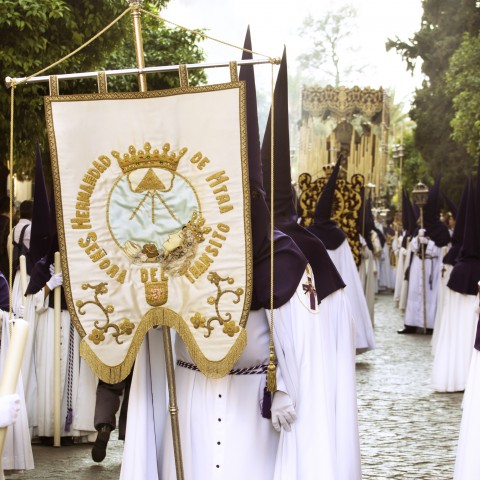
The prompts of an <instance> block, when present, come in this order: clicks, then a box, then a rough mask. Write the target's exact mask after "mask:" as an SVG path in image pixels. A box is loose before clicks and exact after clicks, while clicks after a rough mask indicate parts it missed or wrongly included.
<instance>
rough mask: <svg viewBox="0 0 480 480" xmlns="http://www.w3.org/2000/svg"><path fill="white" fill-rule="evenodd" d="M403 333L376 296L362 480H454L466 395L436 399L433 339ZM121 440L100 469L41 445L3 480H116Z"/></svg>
mask: <svg viewBox="0 0 480 480" xmlns="http://www.w3.org/2000/svg"><path fill="white" fill-rule="evenodd" d="M402 325H403V319H402V316H401V314H400V312H399V311H398V310H397V309H396V308H395V307H394V304H393V299H392V296H391V295H388V294H381V295H378V296H377V299H376V306H375V335H376V342H377V349H376V350H374V351H372V352H368V353H365V354H362V355H360V356H358V357H357V379H358V406H359V422H360V437H361V438H360V442H361V449H362V469H363V479H365V480H387V479H389V480H391V479H403V480H414V479H415V480H416V479H418V480H451V479H452V478H453V467H454V462H455V449H456V443H457V439H458V431H459V428H460V420H461V402H462V397H463V395H462V394H440V393H435V392H433V391H432V388H431V387H430V372H431V362H432V357H431V354H430V351H431V349H430V341H431V338H432V337H431V336H423V335H398V334H397V333H396V330H397V329H399V328H401V327H402ZM115 439H116V432H115V436H114V440H112V441H111V442H110V444H109V449H108V452H107V458H106V459H105V461H104V462H102V463H101V464H95V463H94V462H93V461H92V460H91V457H90V449H91V446H90V445H76V446H72V447H61V448H52V447H44V446H40V445H35V446H34V447H33V452H34V457H35V465H36V468H35V470H33V471H30V472H22V473H20V472H16V473H9V472H6V474H5V478H6V479H7V480H17V479H18V480H20V479H22V480H30V479H35V480H43V479H51V480H54V479H73V478H74V479H75V480H92V479H102V480H116V479H118V477H119V473H120V462H121V458H122V449H123V443H122V442H119V441H118V440H115Z"/></svg>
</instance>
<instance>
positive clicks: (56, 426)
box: [52, 252, 62, 447]
mask: <svg viewBox="0 0 480 480" xmlns="http://www.w3.org/2000/svg"><path fill="white" fill-rule="evenodd" d="M54 268H55V273H60V271H61V267H60V252H55V255H54ZM60 288H61V287H57V288H56V289H55V290H54V291H53V292H52V293H53V318H54V320H53V446H54V447H59V446H60V444H61V408H62V391H61V385H62V378H61V375H62V374H61V366H60V361H61V360H60V357H61V338H62V330H61V322H62V318H61V316H62V303H61V291H60Z"/></svg>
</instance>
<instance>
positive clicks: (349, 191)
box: [298, 165, 365, 266]
mask: <svg viewBox="0 0 480 480" xmlns="http://www.w3.org/2000/svg"><path fill="white" fill-rule="evenodd" d="M323 170H324V173H325V176H324V177H320V178H317V179H316V180H312V176H311V175H310V174H309V173H302V174H301V175H300V176H299V177H298V187H299V188H300V191H301V193H300V195H299V199H298V200H299V208H300V212H299V214H300V217H301V224H302V225H303V226H304V227H308V226H310V225H312V224H313V219H314V214H315V207H316V205H317V201H318V199H319V198H320V194H321V193H322V190H323V188H324V186H325V184H326V183H327V181H328V179H329V177H330V174H331V173H332V170H333V165H326V166H325V167H323ZM364 184H365V178H364V177H363V175H360V174H355V175H353V176H352V178H351V180H350V182H348V181H347V180H346V179H343V178H337V182H336V186H335V193H334V200H333V205H332V213H331V215H330V218H331V219H333V220H335V221H336V222H337V225H338V226H339V227H340V228H341V229H342V230H343V231H344V232H345V234H346V235H347V240H348V243H349V245H350V248H351V249H352V253H353V257H354V259H355V263H356V264H357V266H358V265H360V259H361V247H360V240H359V236H358V235H359V231H358V226H357V224H358V218H359V212H360V208H361V206H362V197H361V191H362V188H363V186H364Z"/></svg>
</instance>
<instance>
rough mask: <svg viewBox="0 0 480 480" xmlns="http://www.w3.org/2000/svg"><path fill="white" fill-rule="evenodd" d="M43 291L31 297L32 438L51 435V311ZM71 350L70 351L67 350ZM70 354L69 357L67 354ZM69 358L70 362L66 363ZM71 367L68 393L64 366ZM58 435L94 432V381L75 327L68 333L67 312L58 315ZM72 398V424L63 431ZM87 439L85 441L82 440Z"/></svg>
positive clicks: (52, 326) (68, 320)
mask: <svg viewBox="0 0 480 480" xmlns="http://www.w3.org/2000/svg"><path fill="white" fill-rule="evenodd" d="M43 296H44V293H43V289H42V290H40V292H38V293H37V294H35V295H34V300H33V301H34V302H35V307H36V310H37V329H36V337H35V347H34V348H35V368H36V378H37V425H36V428H35V429H34V435H37V436H39V437H52V436H53V365H54V356H53V352H54V343H53V338H54V310H53V308H50V307H48V297H47V298H46V299H45V300H43ZM70 349H71V350H70ZM69 352H70V354H69ZM69 355H70V360H69ZM69 365H70V367H71V370H70V378H71V388H70V392H69V387H68V375H69V372H68V370H67V367H68V366H69ZM60 371H61V374H60V375H61V382H62V383H61V387H60V389H61V392H62V402H61V415H60V421H61V436H62V437H63V436H68V437H87V436H88V435H89V434H91V433H94V432H95V431H96V430H95V427H94V425H93V417H94V411H95V393H96V385H97V379H96V378H95V376H94V374H93V372H92V371H91V369H90V367H88V365H87V364H86V362H85V361H84V360H83V359H81V358H80V336H79V335H78V333H77V331H76V330H75V328H73V331H72V332H71V330H70V315H69V313H68V311H66V310H62V312H61V348H60ZM69 395H71V408H72V410H73V422H72V425H71V427H70V430H65V420H66V416H67V406H68V405H67V398H68V396H69ZM85 440H86V438H85Z"/></svg>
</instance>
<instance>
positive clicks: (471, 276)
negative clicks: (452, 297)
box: [447, 185, 480, 295]
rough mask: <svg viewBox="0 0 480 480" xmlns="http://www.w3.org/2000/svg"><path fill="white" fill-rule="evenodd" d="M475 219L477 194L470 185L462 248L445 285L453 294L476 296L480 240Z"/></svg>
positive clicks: (479, 275)
mask: <svg viewBox="0 0 480 480" xmlns="http://www.w3.org/2000/svg"><path fill="white" fill-rule="evenodd" d="M477 218H478V212H477V192H476V189H475V188H473V185H472V186H471V188H469V189H468V200H467V213H466V219H465V229H464V234H463V242H462V248H461V249H460V255H459V257H458V261H457V263H456V264H455V266H454V267H453V269H452V271H451V273H450V279H449V281H448V284H447V286H448V287H449V288H450V289H452V290H454V291H455V292H458V293H463V294H467V295H476V294H477V291H478V289H477V283H478V281H479V280H480V249H479V245H480V239H479V231H478V221H477Z"/></svg>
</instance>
